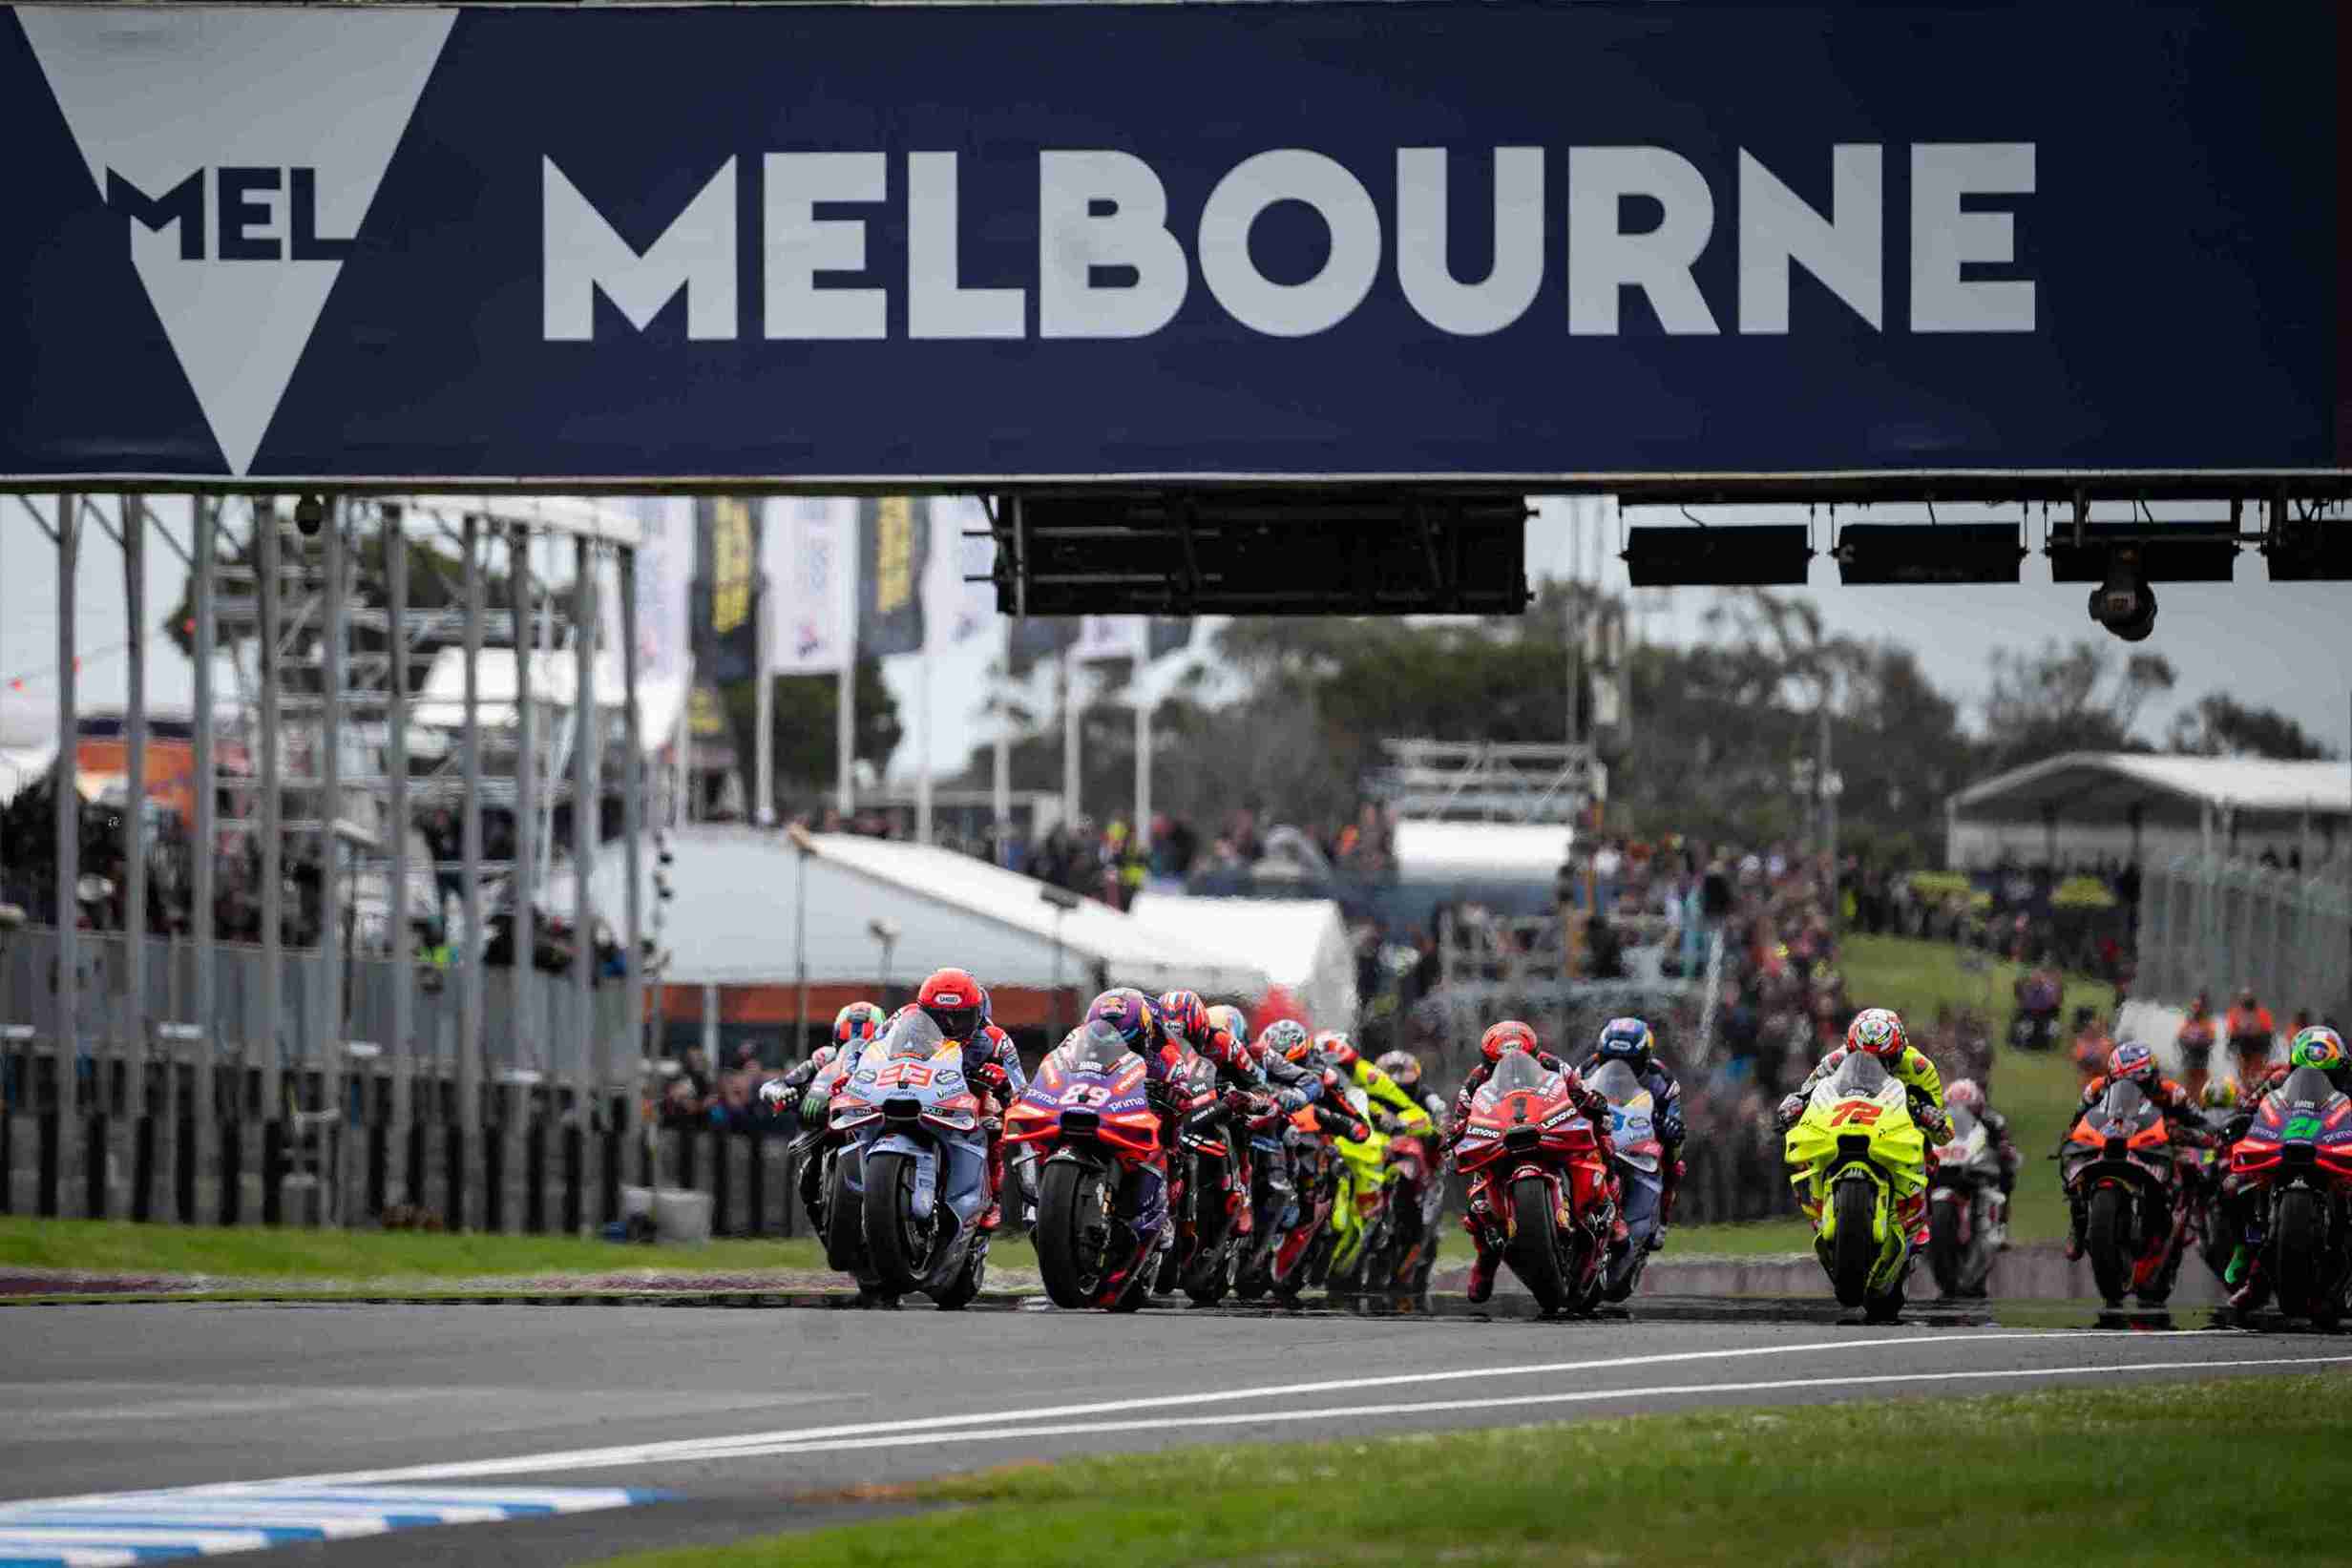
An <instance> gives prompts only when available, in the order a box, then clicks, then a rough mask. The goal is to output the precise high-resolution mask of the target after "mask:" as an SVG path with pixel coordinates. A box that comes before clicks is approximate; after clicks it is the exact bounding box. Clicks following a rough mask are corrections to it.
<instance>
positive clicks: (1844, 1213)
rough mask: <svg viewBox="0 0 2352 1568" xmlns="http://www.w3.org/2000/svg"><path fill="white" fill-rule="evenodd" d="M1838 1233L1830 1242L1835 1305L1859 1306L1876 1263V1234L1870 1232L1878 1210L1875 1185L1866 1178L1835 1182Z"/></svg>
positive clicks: (1867, 1290)
mask: <svg viewBox="0 0 2352 1568" xmlns="http://www.w3.org/2000/svg"><path fill="white" fill-rule="evenodd" d="M1830 1201H1831V1202H1832V1203H1833V1204H1834V1205H1835V1212H1836V1214H1837V1219H1838V1234H1837V1236H1836V1237H1835V1238H1834V1239H1833V1240H1832V1242H1831V1246H1830V1283H1831V1285H1833V1286H1836V1287H1837V1291H1838V1306H1840V1307H1859V1306H1861V1305H1862V1300H1863V1298H1864V1297H1865V1296H1866V1295H1868V1294H1869V1292H1870V1271H1871V1270H1872V1269H1873V1268H1876V1267H1877V1266H1878V1265H1879V1242H1878V1238H1877V1237H1875V1236H1873V1235H1872V1234H1871V1231H1872V1228H1873V1222H1874V1221H1875V1220H1876V1218H1877V1216H1878V1212H1879V1189H1878V1188H1877V1187H1876V1186H1874V1185H1873V1184H1872V1183H1870V1182H1868V1181H1859V1180H1849V1181H1840V1182H1838V1189H1837V1191H1836V1193H1835V1194H1834V1195H1833V1196H1832V1198H1831V1200H1830Z"/></svg>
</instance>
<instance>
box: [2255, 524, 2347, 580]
mask: <svg viewBox="0 0 2352 1568" xmlns="http://www.w3.org/2000/svg"><path fill="white" fill-rule="evenodd" d="M2262 554H2265V555H2267V556H2269V557H2270V580H2271V581H2273V582H2347V581H2352V520H2345V519H2336V520H2334V521H2329V522H2320V521H2318V520H2316V519H2315V520H2310V521H2303V522H2292V523H2288V524H2286V525H2285V526H2284V527H2281V528H2275V529H2273V530H2272V531H2271V537H2270V542H2269V543H2268V544H2266V545H2264V546H2263V547H2262Z"/></svg>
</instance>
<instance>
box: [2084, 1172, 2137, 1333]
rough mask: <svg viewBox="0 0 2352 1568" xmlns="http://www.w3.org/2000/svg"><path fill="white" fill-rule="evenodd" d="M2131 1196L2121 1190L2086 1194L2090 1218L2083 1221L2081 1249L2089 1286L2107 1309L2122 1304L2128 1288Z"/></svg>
mask: <svg viewBox="0 0 2352 1568" xmlns="http://www.w3.org/2000/svg"><path fill="white" fill-rule="evenodd" d="M2130 1232H2131V1194H2130V1193H2128V1192H2126V1191H2124V1190H2123V1189H2122V1188H2121V1187H2101V1188H2100V1189H2099V1190H2098V1191H2096V1192H2094V1193H2092V1194H2091V1195H2090V1213H2089V1218H2088V1219H2086V1220H2085V1221H2084V1222H2083V1250H2085V1251H2086V1252H2088V1253H2089V1254H2090V1278H2091V1283H2093V1284H2094V1285H2096V1286H2098V1287H2099V1296H2100V1299H2102V1300H2103V1301H2105V1302H2106V1303H2107V1305H2108V1306H2110V1307H2121V1306H2122V1305H2123V1298H2124V1292H2126V1291H2127V1290H2129V1289H2131V1246H2130V1245H2129V1244H2128V1242H2127V1238H2128V1237H2129V1235H2130Z"/></svg>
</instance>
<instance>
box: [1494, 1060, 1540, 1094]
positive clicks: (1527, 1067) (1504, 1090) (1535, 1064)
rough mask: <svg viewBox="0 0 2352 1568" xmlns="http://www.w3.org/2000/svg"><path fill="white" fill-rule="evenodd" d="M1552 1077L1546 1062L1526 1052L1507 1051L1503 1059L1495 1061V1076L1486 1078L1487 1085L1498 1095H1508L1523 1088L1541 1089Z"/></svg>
mask: <svg viewBox="0 0 2352 1568" xmlns="http://www.w3.org/2000/svg"><path fill="white" fill-rule="evenodd" d="M1550 1079H1551V1075H1550V1074H1549V1073H1547V1072H1545V1071H1544V1064H1543V1063H1542V1062H1540V1061H1538V1060H1536V1059H1535V1058H1534V1057H1533V1056H1529V1055H1527V1053H1526V1052H1524V1051H1506V1052H1504V1053H1503V1056H1502V1060H1501V1061H1499V1062H1497V1063H1495V1076H1494V1077H1490V1078H1488V1079H1487V1080H1486V1086H1487V1087H1488V1088H1489V1089H1492V1090H1493V1091H1494V1092H1495V1093H1496V1094H1498V1095H1507V1094H1511V1093H1514V1092H1516V1091H1518V1090H1521V1089H1541V1088H1543V1087H1544V1084H1545V1083H1547V1082H1549V1081H1550Z"/></svg>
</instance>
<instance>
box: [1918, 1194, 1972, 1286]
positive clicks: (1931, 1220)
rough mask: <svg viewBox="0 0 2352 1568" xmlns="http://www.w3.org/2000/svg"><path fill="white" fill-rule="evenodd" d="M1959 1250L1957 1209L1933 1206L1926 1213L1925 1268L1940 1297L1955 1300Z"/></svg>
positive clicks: (1947, 1206)
mask: <svg viewBox="0 0 2352 1568" xmlns="http://www.w3.org/2000/svg"><path fill="white" fill-rule="evenodd" d="M1962 1256H1963V1254H1962V1250H1961V1244H1960V1205H1959V1204H1957V1203H1934V1204H1931V1205H1929V1208H1928V1211H1927V1267H1928V1270H1929V1272H1931V1273H1933V1274H1934V1275H1935V1277H1936V1289H1937V1290H1938V1291H1940V1292H1942V1293H1943V1295H1944V1296H1946V1297H1950V1296H1957V1295H1959V1294H1960V1287H1961V1283H1962V1282H1961V1278H1960V1271H1961V1262H1962Z"/></svg>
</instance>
